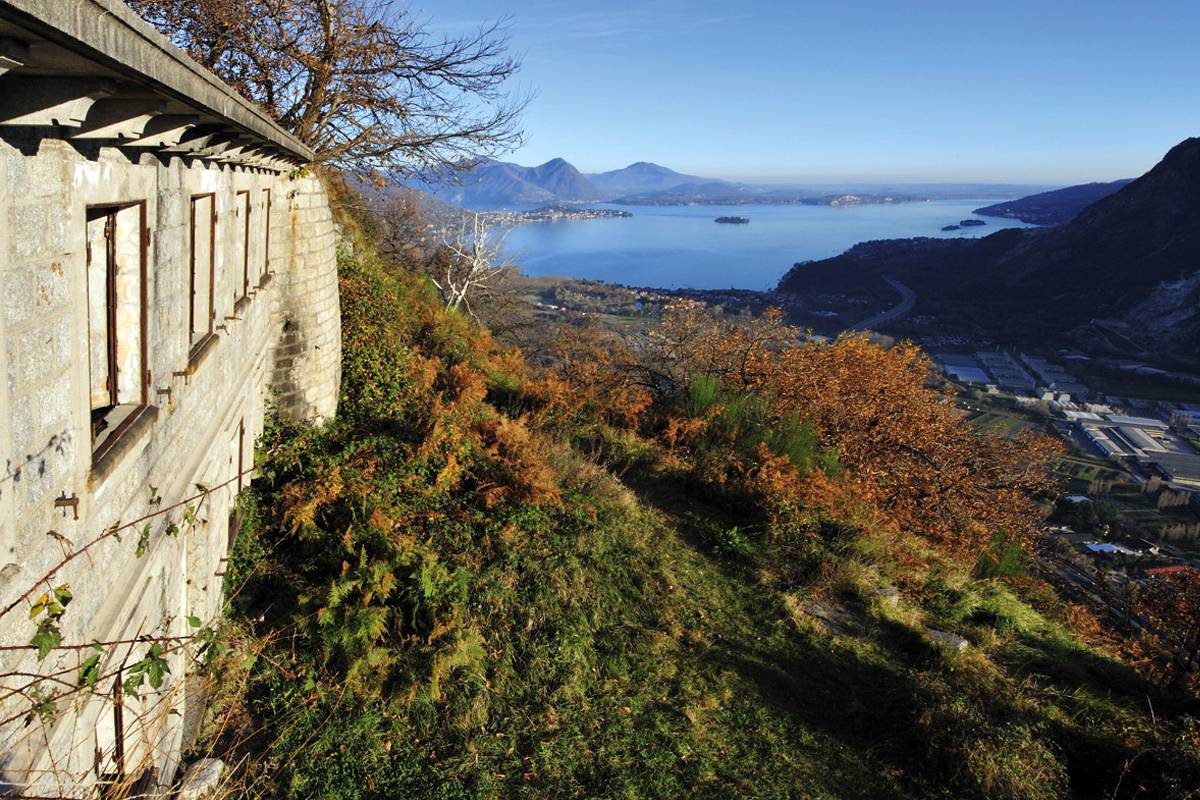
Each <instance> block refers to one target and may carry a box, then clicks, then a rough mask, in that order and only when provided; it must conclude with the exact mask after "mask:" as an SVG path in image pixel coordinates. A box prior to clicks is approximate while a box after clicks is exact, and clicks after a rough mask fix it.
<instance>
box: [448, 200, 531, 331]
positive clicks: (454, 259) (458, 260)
mask: <svg viewBox="0 0 1200 800" xmlns="http://www.w3.org/2000/svg"><path fill="white" fill-rule="evenodd" d="M509 230H511V229H508V230H505V231H504V232H503V233H500V234H498V235H497V230H496V228H495V227H494V226H493V225H491V224H490V223H489V222H488V221H487V220H486V219H485V218H484V217H482V216H481V215H479V214H476V213H466V214H463V215H462V221H461V222H460V224H459V226H458V228H457V229H448V230H445V231H443V232H442V236H441V242H442V244H443V245H444V246H445V248H446V251H447V258H445V259H444V261H443V263H441V264H438V265H437V266H435V267H433V269H431V270H430V279H431V280H432V281H433V284H434V286H436V287H437V288H438V291H440V292H441V293H442V300H443V301H445V303H446V308H447V309H464V308H465V309H466V311H467V313H468V314H470V315H471V316H472V317H475V318H476V319H478V317H476V316H475V311H474V309H472V308H471V297H472V296H478V295H479V294H484V293H487V292H488V291H490V290H491V289H493V288H494V287H495V286H496V284H497V282H498V281H499V280H500V278H501V277H502V276H503V275H504V272H505V271H506V270H508V269H511V268H514V267H515V266H516V263H515V262H514V261H513V259H512V258H511V257H507V256H505V255H504V240H505V239H506V238H507V237H508V233H509Z"/></svg>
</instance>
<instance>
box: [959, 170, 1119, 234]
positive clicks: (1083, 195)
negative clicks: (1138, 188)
mask: <svg viewBox="0 0 1200 800" xmlns="http://www.w3.org/2000/svg"><path fill="white" fill-rule="evenodd" d="M1132 182H1133V179H1132V178H1128V179H1126V180H1121V181H1113V182H1111V183H1085V184H1081V185H1079V186H1068V187H1067V188H1065V189H1056V190H1054V191H1052V192H1041V193H1039V194H1033V195H1030V196H1028V197H1022V198H1020V199H1018V200H1009V201H1007V202H1004V203H996V204H995V205H990V206H985V207H983V208H977V209H975V213H976V214H982V215H983V216H985V217H1004V218H1006V219H1019V220H1021V221H1022V222H1028V223H1029V224H1031V225H1058V224H1059V223H1062V222H1066V221H1067V220H1069V219H1074V218H1075V216H1076V215H1077V214H1078V213H1079V212H1080V211H1083V209H1085V208H1087V207H1088V206H1090V205H1091V204H1092V203H1094V202H1096V201H1097V200H1102V199H1104V198H1105V197H1108V196H1109V195H1110V194H1113V193H1114V192H1116V191H1118V190H1120V189H1123V188H1125V187H1126V186H1127V185H1129V184H1130V183H1132Z"/></svg>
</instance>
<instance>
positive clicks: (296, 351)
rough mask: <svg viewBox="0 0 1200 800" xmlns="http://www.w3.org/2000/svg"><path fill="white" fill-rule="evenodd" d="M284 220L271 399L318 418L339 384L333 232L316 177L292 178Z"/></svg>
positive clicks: (329, 410) (331, 404)
mask: <svg viewBox="0 0 1200 800" xmlns="http://www.w3.org/2000/svg"><path fill="white" fill-rule="evenodd" d="M295 184H296V186H295V188H294V190H293V193H292V198H291V199H292V211H291V213H290V217H289V220H288V222H289V224H290V225H291V227H292V230H291V231H290V234H291V239H292V241H293V243H294V244H293V247H292V248H291V250H290V251H289V253H288V256H289V261H288V267H287V270H286V271H285V272H284V278H283V279H284V280H285V281H286V283H287V289H286V290H285V291H283V292H281V293H279V294H278V295H277V296H278V298H279V301H280V302H279V308H278V312H277V313H278V315H279V317H280V318H281V319H282V320H283V329H282V331H281V339H280V342H279V350H278V353H277V358H276V360H275V373H274V379H273V383H274V385H275V388H276V392H277V394H276V402H277V403H278V404H279V405H280V407H281V408H283V409H286V410H287V411H289V412H290V413H291V414H293V415H294V416H296V417H300V418H313V419H324V418H325V417H328V416H331V415H332V414H333V412H334V410H336V407H337V393H338V388H339V386H340V384H341V380H342V374H341V367H342V361H341V357H340V346H341V308H340V306H339V303H338V285H337V231H336V229H335V226H334V222H333V216H332V214H331V213H330V209H329V201H328V199H327V197H326V195H325V191H324V189H323V188H322V187H321V184H320V182H319V181H317V180H315V179H313V178H306V179H304V180H299V181H296V182H295Z"/></svg>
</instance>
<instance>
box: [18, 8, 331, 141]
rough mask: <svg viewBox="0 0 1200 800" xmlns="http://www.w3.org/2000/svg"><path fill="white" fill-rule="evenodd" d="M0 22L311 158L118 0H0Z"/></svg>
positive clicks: (293, 138)
mask: <svg viewBox="0 0 1200 800" xmlns="http://www.w3.org/2000/svg"><path fill="white" fill-rule="evenodd" d="M0 19H4V20H7V21H9V22H11V23H13V24H14V25H17V26H19V27H21V28H24V29H26V30H27V31H29V32H30V34H31V35H33V36H36V37H41V38H45V39H47V40H49V41H51V42H54V43H56V44H58V45H60V46H62V47H66V48H67V49H69V50H71V51H72V52H75V53H78V54H80V55H82V56H84V57H86V58H90V59H92V60H94V61H95V62H96V63H97V64H99V65H101V66H103V67H105V68H106V69H109V70H113V71H115V72H117V73H119V74H122V75H125V76H126V78H127V79H128V80H132V81H133V82H134V83H137V84H139V85H144V86H147V87H149V88H152V89H153V90H155V91H158V92H160V93H162V94H163V95H165V96H167V97H171V98H174V99H175V100H178V101H180V102H182V103H185V104H186V105H187V106H188V107H189V108H194V109H195V110H196V111H197V112H198V113H203V114H210V115H212V116H214V117H216V118H218V119H221V120H223V121H226V122H227V123H228V124H229V126H230V127H231V128H239V129H241V130H245V131H248V132H249V133H252V134H254V135H255V136H260V137H262V138H263V139H265V140H267V141H269V142H271V143H273V144H275V145H277V146H278V147H279V148H280V149H281V150H285V151H287V152H289V153H291V154H292V155H293V156H294V157H295V158H297V159H298V160H301V161H307V160H311V159H312V158H313V152H312V150H311V149H310V148H309V147H307V146H306V145H304V144H303V143H302V142H300V141H299V140H297V139H296V138H295V137H294V136H292V135H291V134H289V133H288V132H286V131H284V130H283V129H282V128H280V127H279V125H278V124H276V123H275V121H274V120H272V119H271V118H270V116H269V115H268V114H267V113H266V112H265V111H263V110H262V109H261V108H258V107H257V106H255V105H254V104H253V103H251V102H249V101H248V100H246V99H245V98H243V97H241V96H240V95H238V93H237V92H235V91H234V90H233V89H232V88H231V87H229V86H228V85H226V84H224V83H222V82H221V80H220V79H219V78H217V77H216V76H215V75H213V74H212V73H211V72H209V71H208V70H206V69H204V68H203V67H201V66H200V65H199V64H197V63H196V62H195V61H193V60H192V59H190V58H188V56H187V55H186V54H185V53H183V52H182V51H180V50H179V49H178V48H176V47H174V46H173V45H172V44H171V43H170V42H168V41H167V40H166V39H165V38H164V37H163V36H161V35H160V34H159V33H158V32H157V31H155V30H154V29H153V28H151V27H150V26H149V25H147V24H146V23H145V22H144V21H143V20H142V19H141V18H139V17H138V15H137V14H136V13H134V12H133V11H132V10H131V9H130V8H129V7H128V6H126V5H125V3H124V2H122V0H70V2H65V1H64V0H0ZM0 80H2V79H0ZM6 107H7V106H6V105H4V104H0V108H6Z"/></svg>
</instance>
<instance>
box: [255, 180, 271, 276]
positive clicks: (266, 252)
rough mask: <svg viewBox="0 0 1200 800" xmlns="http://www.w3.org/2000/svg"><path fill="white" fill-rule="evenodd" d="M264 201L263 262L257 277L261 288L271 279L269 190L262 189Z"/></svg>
mask: <svg viewBox="0 0 1200 800" xmlns="http://www.w3.org/2000/svg"><path fill="white" fill-rule="evenodd" d="M263 195H264V196H265V197H266V202H265V203H264V205H263V264H262V274H261V275H260V276H259V278H258V287H259V288H260V289H261V288H262V287H264V286H266V285H267V284H268V283H269V282H270V280H271V190H270V189H263Z"/></svg>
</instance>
